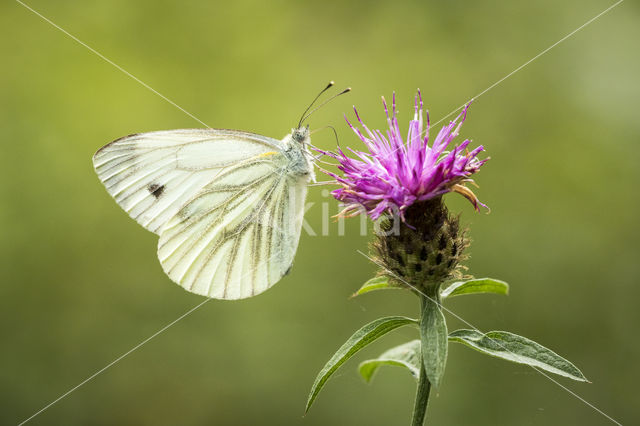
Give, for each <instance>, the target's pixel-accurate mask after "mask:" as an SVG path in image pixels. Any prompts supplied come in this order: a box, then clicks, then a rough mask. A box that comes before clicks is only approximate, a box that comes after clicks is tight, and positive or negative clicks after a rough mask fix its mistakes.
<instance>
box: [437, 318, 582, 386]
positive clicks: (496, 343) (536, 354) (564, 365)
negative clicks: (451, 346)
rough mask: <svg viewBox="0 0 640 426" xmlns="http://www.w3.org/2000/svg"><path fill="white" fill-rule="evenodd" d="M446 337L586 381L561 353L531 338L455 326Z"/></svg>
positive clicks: (496, 355)
mask: <svg viewBox="0 0 640 426" xmlns="http://www.w3.org/2000/svg"><path fill="white" fill-rule="evenodd" d="M449 340H451V341H452V342H459V343H464V344H465V345H467V346H470V347H472V348H473V349H476V350H478V351H480V352H483V353H485V354H487V355H491V356H495V357H497V358H502V359H506V360H507V361H512V362H517V363H518V364H526V365H530V366H532V367H535V368H540V369H542V370H545V371H548V372H550V373H554V374H558V375H560V376H564V377H568V378H570V379H573V380H578V381H581V382H587V381H588V380H587V378H586V377H584V375H583V374H582V372H581V371H580V370H578V368H577V367H576V366H575V365H573V364H572V363H570V362H569V361H567V360H566V359H564V358H562V357H561V356H560V355H558V354H556V353H555V352H553V351H551V350H550V349H547V348H545V347H544V346H542V345H540V344H538V343H536V342H534V341H533V340H529V339H527V338H526V337H522V336H518V335H517V334H513V333H509V332H507V331H490V332H488V333H485V334H482V333H480V332H479V331H476V330H456V331H454V332H452V333H451V334H449Z"/></svg>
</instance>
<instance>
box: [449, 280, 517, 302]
mask: <svg viewBox="0 0 640 426" xmlns="http://www.w3.org/2000/svg"><path fill="white" fill-rule="evenodd" d="M473 293H495V294H504V295H507V294H509V284H507V283H506V282H504V281H500V280H494V279H493V278H474V279H471V280H467V281H457V282H454V283H453V284H451V285H449V286H448V287H446V288H445V289H444V290H442V291H441V292H440V297H442V298H443V299H445V298H447V297H451V296H460V295H462V294H473Z"/></svg>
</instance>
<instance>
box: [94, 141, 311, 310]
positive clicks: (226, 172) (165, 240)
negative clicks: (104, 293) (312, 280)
mask: <svg viewBox="0 0 640 426" xmlns="http://www.w3.org/2000/svg"><path fill="white" fill-rule="evenodd" d="M287 161H288V160H287V158H286V157H285V155H283V152H282V143H281V142H280V141H277V140H275V139H271V138H266V137H264V136H260V135H255V134H251V133H244V132H237V131H231V130H211V129H209V130H175V131H162V132H152V133H144V134H139V135H132V136H128V137H125V138H122V139H119V140H117V141H114V142H112V143H111V144H109V145H106V146H105V147H103V148H102V149H100V150H99V151H98V152H97V153H96V155H95V156H94V166H95V168H96V171H97V173H98V176H99V177H100V180H102V182H103V183H104V184H105V186H106V188H107V191H108V192H109V193H110V194H111V195H112V196H113V197H114V198H115V200H116V201H117V202H118V204H119V205H120V206H121V207H122V208H123V209H124V210H125V211H127V213H129V215H130V216H131V217H133V218H134V219H135V220H136V221H138V223H140V224H141V225H143V226H144V227H145V228H147V229H149V230H150V231H152V232H155V233H157V234H159V235H160V241H159V244H158V258H159V259H160V262H161V264H162V267H163V269H164V271H165V272H166V273H167V275H169V277H170V278H171V279H172V280H173V281H175V282H176V283H178V284H180V285H181V286H182V287H184V288H185V289H186V290H188V291H190V292H193V293H197V294H201V295H206V296H209V297H215V298H220V299H241V298H246V297H250V296H253V295H256V294H259V293H261V292H263V291H265V290H266V289H268V288H269V287H271V286H272V285H274V284H275V283H276V282H277V281H279V280H280V278H282V276H283V275H285V274H286V273H287V272H288V269H289V268H290V267H291V264H292V262H293V257H294V255H295V252H296V249H297V245H298V241H299V238H300V230H301V226H302V219H303V214H304V201H305V196H306V183H307V181H306V179H305V178H304V177H300V176H299V175H298V174H292V173H291V170H290V168H289V167H288V162H287Z"/></svg>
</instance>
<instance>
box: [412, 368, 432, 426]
mask: <svg viewBox="0 0 640 426" xmlns="http://www.w3.org/2000/svg"><path fill="white" fill-rule="evenodd" d="M430 390H431V383H429V379H427V373H426V372H425V371H424V363H423V362H422V359H421V361H420V377H419V379H418V390H417V391H416V402H415V404H414V406H413V420H412V421H411V425H412V426H422V425H424V419H425V417H426V414H427V404H428V403H429V391H430Z"/></svg>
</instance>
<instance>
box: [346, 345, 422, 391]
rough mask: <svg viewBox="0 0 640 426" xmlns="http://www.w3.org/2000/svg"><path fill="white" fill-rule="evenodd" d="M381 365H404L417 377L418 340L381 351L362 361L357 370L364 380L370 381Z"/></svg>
mask: <svg viewBox="0 0 640 426" xmlns="http://www.w3.org/2000/svg"><path fill="white" fill-rule="evenodd" d="M383 365H396V366H398V367H405V368H406V369H407V370H409V373H411V375H412V376H413V377H414V378H416V379H417V378H418V376H419V375H420V340H412V341H410V342H407V343H404V344H402V345H400V346H396V347H394V348H391V349H389V350H388V351H385V352H383V353H382V354H381V355H380V356H379V357H378V358H376V359H368V360H366V361H363V362H361V363H360V366H359V367H358V370H359V371H360V375H361V376H362V377H363V378H364V380H365V381H367V382H370V381H371V379H372V378H373V376H374V375H375V373H376V372H377V371H378V369H379V368H380V367H382V366H383Z"/></svg>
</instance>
